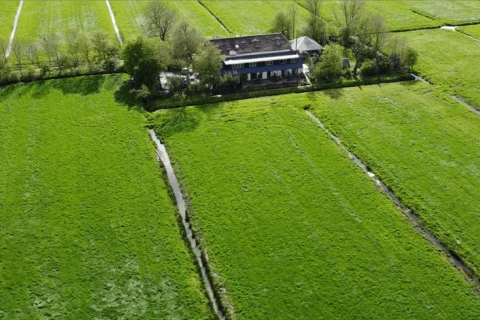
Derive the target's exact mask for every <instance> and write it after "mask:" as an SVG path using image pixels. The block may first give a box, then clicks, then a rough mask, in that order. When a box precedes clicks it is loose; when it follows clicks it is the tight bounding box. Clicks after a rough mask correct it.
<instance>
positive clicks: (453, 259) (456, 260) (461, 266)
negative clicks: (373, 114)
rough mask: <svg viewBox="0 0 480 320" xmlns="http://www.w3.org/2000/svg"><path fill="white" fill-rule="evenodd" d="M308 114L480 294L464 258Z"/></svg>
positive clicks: (316, 119)
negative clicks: (424, 223) (443, 241)
mask: <svg viewBox="0 0 480 320" xmlns="http://www.w3.org/2000/svg"><path fill="white" fill-rule="evenodd" d="M305 112H306V113H307V115H308V116H309V117H310V118H311V119H312V120H313V121H314V122H315V123H316V124H318V126H319V127H320V128H322V129H323V130H324V131H325V132H326V133H327V135H328V136H329V137H330V138H331V139H332V140H333V141H335V143H336V144H337V145H338V146H339V148H340V149H341V150H342V151H344V152H346V153H347V154H348V156H349V158H350V159H352V160H353V162H355V164H356V165H357V166H358V167H360V168H361V169H362V171H364V172H365V173H366V174H367V175H368V176H369V177H370V178H371V179H372V180H373V181H374V182H375V184H376V185H377V186H379V187H380V188H381V189H382V190H383V191H384V192H385V193H386V194H387V195H388V196H389V198H390V199H391V200H393V202H394V203H395V204H396V205H397V206H398V208H399V209H400V212H401V213H402V215H404V216H405V217H407V218H408V221H409V222H410V224H411V225H412V226H413V228H414V229H415V230H416V231H417V232H419V233H420V234H421V235H423V236H424V237H425V238H426V240H427V241H428V242H429V243H430V244H431V245H433V246H434V247H436V248H437V249H440V250H441V251H443V253H444V254H445V256H446V257H447V258H448V260H449V261H450V264H451V265H452V266H453V267H455V268H456V269H457V270H459V271H460V270H461V271H463V272H461V273H462V275H463V277H464V279H465V280H466V281H467V282H468V283H469V284H470V285H471V288H472V290H473V292H475V293H476V294H477V295H479V296H480V291H479V288H480V279H479V278H478V277H477V276H476V275H475V272H473V270H472V269H471V268H470V267H468V266H467V265H466V264H465V262H463V260H462V258H461V257H460V256H459V255H458V254H457V253H456V252H455V251H453V250H451V249H449V248H448V247H447V246H446V245H445V244H443V243H442V242H441V241H440V240H438V239H437V238H436V237H435V236H434V235H433V234H432V233H431V232H430V231H429V230H428V229H427V228H426V227H425V225H423V224H422V223H421V222H420V220H419V218H418V216H417V215H416V214H415V213H414V212H413V210H411V209H410V208H408V207H407V206H406V205H405V204H403V202H402V201H401V200H400V198H398V197H397V195H396V194H395V193H394V192H393V191H392V190H391V189H390V188H389V187H388V186H387V185H386V184H385V183H383V182H382V181H381V180H380V178H379V177H377V176H376V175H375V174H374V173H373V172H372V171H370V169H369V168H368V167H367V166H366V165H365V164H364V163H363V162H362V161H361V160H360V159H359V158H358V157H357V156H355V155H354V154H353V153H352V152H350V151H349V150H348V148H347V147H346V146H345V145H344V144H343V143H342V141H341V140H340V138H338V137H337V136H335V135H334V134H333V133H332V132H331V131H330V130H328V129H327V127H326V126H325V125H324V124H323V122H322V121H320V119H319V118H317V117H316V116H315V115H314V114H313V113H311V112H310V111H308V110H306V111H305Z"/></svg>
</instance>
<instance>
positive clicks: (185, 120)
mask: <svg viewBox="0 0 480 320" xmlns="http://www.w3.org/2000/svg"><path fill="white" fill-rule="evenodd" d="M189 109H190V110H189ZM154 123H155V131H156V132H157V133H159V134H160V135H161V136H162V137H169V136H171V135H172V134H175V133H179V132H190V131H193V130H195V128H196V127H197V126H198V125H199V123H200V114H199V113H198V112H197V110H192V109H191V108H187V107H179V108H174V109H168V110H164V111H163V112H161V113H160V114H157V118H156V119H155V120H154Z"/></svg>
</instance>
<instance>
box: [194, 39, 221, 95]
mask: <svg viewBox="0 0 480 320" xmlns="http://www.w3.org/2000/svg"><path fill="white" fill-rule="evenodd" d="M224 59H225V57H224V56H222V54H221V53H220V50H219V49H218V48H217V47H216V46H214V45H213V44H207V45H205V47H204V48H203V50H202V51H201V52H200V54H199V55H198V56H197V57H196V58H195V63H194V70H195V71H196V72H198V75H199V78H200V81H201V82H202V83H203V84H204V85H205V86H206V87H207V88H209V89H213V88H215V87H216V86H217V85H218V83H219V81H220V71H221V69H222V64H223V60H224Z"/></svg>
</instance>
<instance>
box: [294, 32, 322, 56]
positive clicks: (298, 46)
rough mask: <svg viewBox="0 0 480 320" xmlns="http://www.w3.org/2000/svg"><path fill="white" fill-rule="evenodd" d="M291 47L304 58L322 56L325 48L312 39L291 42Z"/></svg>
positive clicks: (298, 39)
mask: <svg viewBox="0 0 480 320" xmlns="http://www.w3.org/2000/svg"><path fill="white" fill-rule="evenodd" d="M290 46H291V48H292V50H295V51H298V52H299V53H300V55H301V56H302V57H303V56H304V55H306V56H315V55H318V56H320V55H321V54H322V51H323V47H322V46H321V45H320V44H318V43H317V42H316V41H315V40H313V39H310V38H309V37H300V38H297V39H293V40H290Z"/></svg>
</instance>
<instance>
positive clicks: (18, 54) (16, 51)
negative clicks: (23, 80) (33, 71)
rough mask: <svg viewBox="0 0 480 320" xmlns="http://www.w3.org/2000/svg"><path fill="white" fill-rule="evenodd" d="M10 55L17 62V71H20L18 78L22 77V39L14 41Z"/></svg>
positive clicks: (23, 44)
mask: <svg viewBox="0 0 480 320" xmlns="http://www.w3.org/2000/svg"><path fill="white" fill-rule="evenodd" d="M12 53H13V56H14V57H15V60H17V66H18V70H19V71H20V77H23V71H22V67H23V57H24V55H25V41H23V40H22V39H15V41H14V42H13V44H12Z"/></svg>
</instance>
